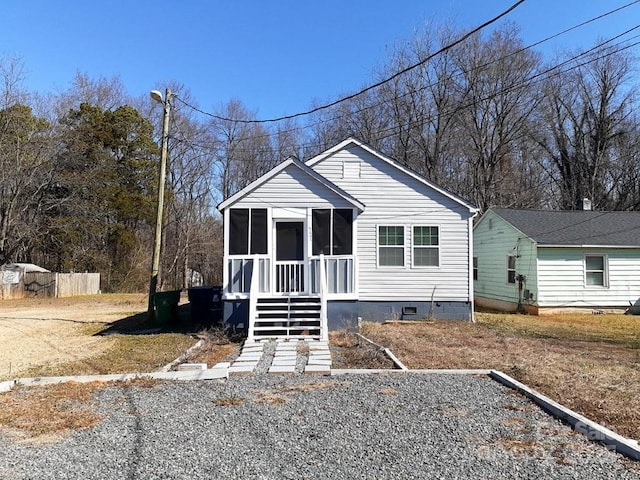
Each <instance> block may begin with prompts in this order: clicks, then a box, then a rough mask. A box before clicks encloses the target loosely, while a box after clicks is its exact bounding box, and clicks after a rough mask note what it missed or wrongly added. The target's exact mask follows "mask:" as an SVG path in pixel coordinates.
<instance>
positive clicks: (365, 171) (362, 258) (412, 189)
mask: <svg viewBox="0 0 640 480" xmlns="http://www.w3.org/2000/svg"><path fill="white" fill-rule="evenodd" d="M358 158H359V159H360V178H357V179H351V178H343V165H344V164H343V162H344V161H350V160H351V161H353V160H356V159H358ZM312 168H313V169H314V170H316V171H317V172H318V173H320V174H321V175H323V176H325V177H326V178H327V179H328V180H330V181H331V182H333V183H335V184H336V185H338V186H339V187H340V188H342V189H343V190H345V191H346V192H348V193H349V194H350V195H352V196H354V197H355V198H357V199H358V200H359V201H360V202H362V203H363V204H364V205H365V211H364V212H363V213H361V214H360V215H359V216H358V230H357V239H358V240H357V241H358V272H359V298H360V300H365V301H381V300H387V301H402V300H431V299H434V300H435V301H470V299H471V292H470V285H469V284H470V275H471V273H470V265H471V259H470V258H469V242H470V233H471V232H469V217H470V216H471V213H470V212H469V210H468V208H466V207H464V206H463V205H461V204H459V203H458V202H455V201H454V200H452V199H451V198H449V197H446V196H445V195H443V194H441V193H440V192H438V191H436V190H434V189H431V188H430V187H428V186H427V185H425V184H423V183H422V182H420V181H418V180H417V179H415V178H413V177H412V176H410V175H408V174H407V173H405V172H402V171H401V170H398V169H397V168H395V167H394V166H393V165H390V164H389V163H387V162H385V161H384V160H382V159H380V158H378V157H376V156H374V155H372V154H371V153H369V152H367V151H366V150H364V149H362V148H360V147H357V146H349V147H347V148H345V149H343V150H340V151H338V152H336V153H334V154H332V155H330V156H328V157H327V158H324V159H322V160H321V161H319V162H318V163H316V164H315V165H313V167H312ZM380 225H395V226H403V227H404V231H405V248H404V259H403V260H404V262H403V266H396V267H391V266H389V267H379V266H378V227H379V226H380ZM414 225H427V226H431V225H437V226H438V227H439V249H440V266H439V268H438V269H434V268H410V266H411V265H412V258H411V257H412V255H411V251H412V248H411V245H410V243H409V242H410V241H411V233H410V232H411V229H412V227H413V226H414Z"/></svg>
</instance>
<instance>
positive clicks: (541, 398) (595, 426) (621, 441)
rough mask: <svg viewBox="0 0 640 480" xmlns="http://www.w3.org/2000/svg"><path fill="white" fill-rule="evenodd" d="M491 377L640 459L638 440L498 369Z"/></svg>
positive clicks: (577, 428) (587, 433) (591, 435)
mask: <svg viewBox="0 0 640 480" xmlns="http://www.w3.org/2000/svg"><path fill="white" fill-rule="evenodd" d="M489 377H491V378H492V379H493V380H495V381H497V382H499V383H501V384H503V385H505V386H507V387H509V388H512V389H514V390H517V391H518V392H520V393H521V394H523V395H524V396H525V397H527V398H529V399H530V400H531V401H532V402H534V403H535V404H537V405H538V406H539V407H541V408H542V409H543V410H544V411H546V412H548V413H550V414H551V415H553V416H554V417H556V418H559V419H560V420H562V421H564V422H566V423H568V424H569V425H571V427H573V429H574V430H575V431H576V432H578V433H581V434H583V435H585V436H586V437H587V438H588V439H589V440H594V441H597V442H601V443H604V444H605V445H606V446H607V447H608V448H611V449H613V450H614V451H616V452H618V453H621V454H623V455H625V456H627V457H629V458H632V459H633V460H639V461H640V446H638V442H637V441H635V440H632V439H630V438H626V437H623V436H622V435H619V434H617V433H616V432H614V431H612V430H609V429H608V428H606V427H604V426H602V425H600V424H599V423H596V422H594V421H592V420H589V419H588V418H587V417H584V416H582V415H580V414H579V413H576V412H574V411H573V410H571V409H569V408H567V407H565V406H563V405H561V404H559V403H558V402H555V401H553V400H551V399H550V398H549V397H547V396H545V395H543V394H541V393H539V392H537V391H535V390H533V389H531V388H529V387H528V386H526V385H525V384H523V383H520V382H519V381H517V380H516V379H514V378H511V377H510V376H509V375H507V374H505V373H502V372H500V371H498V370H491V371H490V372H489Z"/></svg>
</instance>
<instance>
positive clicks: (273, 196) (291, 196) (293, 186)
mask: <svg viewBox="0 0 640 480" xmlns="http://www.w3.org/2000/svg"><path fill="white" fill-rule="evenodd" d="M247 206H251V207H262V208H265V207H269V206H271V207H280V208H287V207H291V208H305V209H306V208H330V207H332V206H334V207H336V208H353V205H351V204H350V203H348V202H347V201H346V200H345V199H344V198H343V197H341V196H340V195H338V194H337V193H335V192H334V191H332V190H330V189H329V188H327V187H325V186H324V185H322V184H320V183H318V182H317V181H316V180H315V179H313V178H311V177H310V176H309V175H306V174H305V173H304V172H302V171H301V170H300V169H299V168H297V167H295V166H293V165H291V166H289V167H288V168H285V169H284V170H283V171H281V172H279V173H278V174H277V175H275V176H274V177H273V178H271V179H270V180H269V181H268V182H265V183H263V184H262V185H260V186H259V187H257V188H256V189H255V190H253V191H251V192H249V193H247V195H246V196H244V197H243V198H242V199H240V200H239V201H238V202H237V203H236V204H235V205H233V208H246V207H247Z"/></svg>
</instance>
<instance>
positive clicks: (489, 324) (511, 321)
mask: <svg viewBox="0 0 640 480" xmlns="http://www.w3.org/2000/svg"><path fill="white" fill-rule="evenodd" d="M363 333H364V334H365V335H366V336H367V337H369V338H371V339H373V340H374V341H376V342H378V343H380V344H382V345H385V346H386V347H388V348H390V349H391V351H393V353H394V354H395V355H396V356H398V357H399V358H400V360H401V361H402V362H403V363H404V364H405V365H407V367H409V368H492V369H496V370H502V371H504V372H505V373H507V374H509V375H511V376H513V377H514V378H516V379H517V380H519V381H521V382H523V383H525V384H527V385H529V386H530V387H532V388H534V389H536V390H538V391H540V392H541V393H543V394H545V395H547V396H549V397H550V398H552V399H554V400H556V401H558V402H560V403H562V404H564V405H565V406H567V407H569V408H571V409H573V410H575V411H577V412H579V413H581V414H583V415H585V416H587V417H588V418H591V419H592V420H594V421H596V422H599V423H602V424H604V425H606V426H607V427H609V428H611V429H612V430H615V431H617V432H618V433H620V434H622V435H625V436H628V437H631V438H635V439H638V438H640V396H639V395H638V391H640V317H634V316H626V315H573V314H572V315H566V316H565V315H557V316H553V317H536V316H526V315H496V314H478V322H477V323H475V324H472V323H467V322H416V323H413V324H374V323H368V324H366V325H365V328H364V332H363Z"/></svg>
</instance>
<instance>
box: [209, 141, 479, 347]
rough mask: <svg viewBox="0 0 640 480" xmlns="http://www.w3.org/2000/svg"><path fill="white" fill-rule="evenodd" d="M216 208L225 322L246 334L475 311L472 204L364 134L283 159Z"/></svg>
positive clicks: (295, 333) (315, 331)
mask: <svg viewBox="0 0 640 480" xmlns="http://www.w3.org/2000/svg"><path fill="white" fill-rule="evenodd" d="M218 209H219V210H220V212H221V213H222V214H223V216H224V238H225V241H224V286H223V302H224V314H223V316H224V321H225V322H226V323H228V324H231V325H238V326H241V327H242V328H246V329H247V334H248V337H249V339H256V338H261V337H262V338H270V337H281V336H285V337H302V336H310V337H312V338H322V339H326V338H327V334H328V330H329V329H338V328H351V327H354V326H355V325H357V321H358V317H361V318H362V319H364V320H370V321H382V320H386V319H420V318H426V317H433V318H446V319H463V320H469V319H471V318H472V315H473V302H472V295H473V294H472V292H473V285H472V281H473V280H472V256H473V255H472V250H471V248H472V238H471V234H472V218H473V217H474V215H475V214H476V209H475V207H473V206H472V205H471V204H469V203H468V202H466V201H465V200H463V199H461V198H459V197H457V196H456V195H453V194H452V193H450V192H447V191H446V190H444V189H443V188H441V187H439V186H437V185H435V184H433V183H431V182H429V181H427V180H425V179H424V178H422V177H420V176H419V175H417V174H415V173H413V172H411V171H410V170H408V169H406V168H404V167H403V166H401V165H399V164H398V163H396V162H395V161H393V160H392V159H390V158H388V157H386V156H385V155H382V154H381V153H379V152H377V151H375V150H374V149H372V148H371V147H369V146H367V145H365V144H363V143H362V142H359V141H357V140H354V139H347V140H345V141H343V142H342V143H340V144H338V145H336V146H335V147H333V148H331V149H329V150H327V151H325V152H324V153H321V154H320V155H317V156H316V157H313V158H311V159H310V160H308V161H307V162H305V163H303V162H301V161H299V160H297V159H294V158H290V159H288V160H286V161H284V162H282V163H281V164H279V165H278V166H277V167H275V168H274V169H272V170H271V171H269V172H268V173H266V174H265V175H263V176H262V177H260V178H258V179H257V180H256V181H254V182H253V183H251V184H250V185H248V186H247V187H246V188H244V189H243V190H241V191H239V192H238V193H236V194H235V195H233V196H231V197H230V198H228V199H226V200H224V201H223V202H222V203H221V204H220V205H219V206H218Z"/></svg>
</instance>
